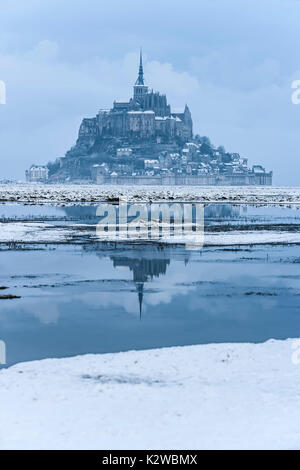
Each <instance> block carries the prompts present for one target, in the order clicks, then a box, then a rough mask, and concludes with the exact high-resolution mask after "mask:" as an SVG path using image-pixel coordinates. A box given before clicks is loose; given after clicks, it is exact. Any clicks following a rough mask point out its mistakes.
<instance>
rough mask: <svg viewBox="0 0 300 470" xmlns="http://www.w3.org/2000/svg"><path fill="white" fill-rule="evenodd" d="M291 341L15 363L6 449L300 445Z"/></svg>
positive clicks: (6, 392)
mask: <svg viewBox="0 0 300 470" xmlns="http://www.w3.org/2000/svg"><path fill="white" fill-rule="evenodd" d="M292 345H293V343H292V340H286V341H273V340H272V341H268V342H267V343H264V344H257V345H254V344H219V345H203V346H188V347H178V348H168V349H157V350H151V351H140V352H135V351H132V352H126V353H120V354H107V355H88V356H80V357H75V358H71V359H48V360H45V361H40V362H31V363H25V364H19V365H17V366H14V367H12V368H10V369H7V370H2V371H1V372H0V400H1V401H0V403H1V430H0V448H2V449H8V448H10V449H11V448H12V449H20V448H26V449H28V448H30V449H31V448H34V449H46V448H62V449H71V448H95V449H127V448H128V449H133V448H134V449H136V448H152V449H155V448H158V449H173V448H174V449H176V448H178V449H184V448H187V449H201V448H260V449H261V448H299V447H300V430H299V422H300V407H299V399H300V394H299V389H300V365H299V366H297V365H294V364H293V362H292V354H293V352H294V350H293V349H292Z"/></svg>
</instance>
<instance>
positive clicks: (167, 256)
mask: <svg viewBox="0 0 300 470" xmlns="http://www.w3.org/2000/svg"><path fill="white" fill-rule="evenodd" d="M84 250H85V251H93V252H96V254H97V256H98V257H99V258H104V257H109V259H111V261H112V262H113V267H114V268H122V267H125V268H129V270H130V271H131V273H132V280H133V282H134V284H135V288H136V291H137V296H138V303H139V312H140V318H141V317H142V308H143V298H144V291H145V285H146V283H147V282H149V281H151V280H152V279H154V278H158V277H160V276H164V275H165V274H166V272H167V268H168V266H169V265H170V263H171V259H174V257H175V258H177V259H184V261H185V263H188V260H189V256H190V255H189V253H188V252H185V251H184V249H183V248H182V247H176V246H168V245H155V244H151V245H149V244H132V245H126V247H125V246H124V244H122V243H98V244H97V246H95V244H94V245H93V246H90V245H88V246H85V247H84Z"/></svg>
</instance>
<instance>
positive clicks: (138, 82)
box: [135, 49, 145, 85]
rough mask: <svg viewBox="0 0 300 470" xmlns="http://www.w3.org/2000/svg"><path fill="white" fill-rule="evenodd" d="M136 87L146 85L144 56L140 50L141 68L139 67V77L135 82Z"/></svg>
mask: <svg viewBox="0 0 300 470" xmlns="http://www.w3.org/2000/svg"><path fill="white" fill-rule="evenodd" d="M135 84H136V85H145V83H144V69H143V54H142V49H141V50H140V66H139V75H138V78H137V80H136V82H135Z"/></svg>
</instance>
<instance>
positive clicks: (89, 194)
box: [0, 184, 300, 204]
mask: <svg viewBox="0 0 300 470" xmlns="http://www.w3.org/2000/svg"><path fill="white" fill-rule="evenodd" d="M120 197H121V198H126V199H127V200H129V201H133V200H134V201H166V200H169V201H174V200H180V201H200V202H240V203H269V204H271V203H276V204H279V203H280V204H294V203H300V187H297V188H288V187H286V188H285V187H272V186H188V187H187V186H166V187H162V186H98V185H38V184H31V185H29V184H11V185H9V184H8V185H0V202H9V201H11V202H26V203H35V204H51V203H60V204H71V203H78V204H84V203H95V204H96V203H97V202H98V201H111V200H115V199H118V198H120Z"/></svg>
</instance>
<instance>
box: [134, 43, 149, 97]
mask: <svg viewBox="0 0 300 470" xmlns="http://www.w3.org/2000/svg"><path fill="white" fill-rule="evenodd" d="M147 93H148V87H147V86H146V85H145V81H144V68H143V54H142V49H141V50H140V66H139V74H138V78H137V80H136V82H135V85H134V87H133V98H134V100H135V101H136V103H138V104H139V105H140V104H141V103H142V100H143V97H144V96H145V95H146V94H147Z"/></svg>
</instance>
